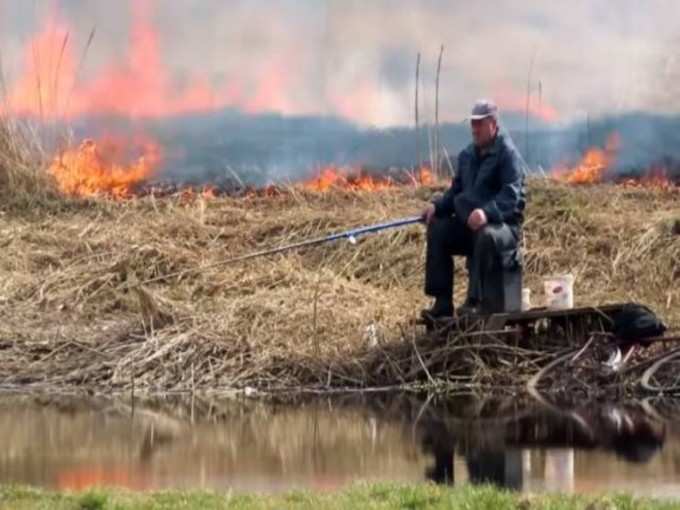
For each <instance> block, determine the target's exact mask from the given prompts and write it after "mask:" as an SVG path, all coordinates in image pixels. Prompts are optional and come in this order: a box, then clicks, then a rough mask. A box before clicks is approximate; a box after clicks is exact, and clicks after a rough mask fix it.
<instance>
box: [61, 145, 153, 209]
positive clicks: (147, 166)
mask: <svg viewBox="0 0 680 510" xmlns="http://www.w3.org/2000/svg"><path fill="white" fill-rule="evenodd" d="M133 145H134V144H133ZM136 145H141V147H140V148H141V151H142V152H143V154H142V156H139V157H138V158H137V159H136V161H133V162H132V163H129V164H121V163H117V162H116V160H119V159H121V158H123V154H122V150H121V149H122V148H123V147H128V146H129V145H128V144H127V143H126V142H124V141H123V142H121V141H119V140H115V139H109V140H105V141H103V142H100V143H99V144H97V143H95V142H94V141H93V140H85V141H83V142H82V143H81V144H80V146H79V147H78V148H77V149H69V150H66V151H64V152H63V153H62V154H60V155H59V156H57V157H56V158H55V159H54V161H53V162H52V164H51V165H50V167H49V169H48V171H49V173H50V174H51V175H52V176H53V177H54V178H55V179H56V182H57V185H58V187H59V189H60V190H61V191H62V192H63V193H65V194H67V195H72V196H80V197H91V196H96V195H109V196H111V197H114V198H125V197H129V196H130V195H131V194H132V193H133V191H134V188H135V186H137V185H138V184H140V183H141V182H143V181H145V180H146V179H148V178H149V177H150V176H151V175H153V173H154V171H155V170H156V168H157V167H158V165H159V164H160V161H161V151H160V148H159V147H158V145H157V144H156V143H155V142H153V141H148V140H145V141H143V142H141V143H138V144H136Z"/></svg>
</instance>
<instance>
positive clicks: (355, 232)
mask: <svg viewBox="0 0 680 510" xmlns="http://www.w3.org/2000/svg"><path fill="white" fill-rule="evenodd" d="M422 222H423V217H422V216H411V217H408V218H401V219H398V220H393V221H388V222H385V223H376V224H375V225H368V226H365V227H358V228H353V229H351V230H346V231H344V232H338V233H337V234H331V235H329V236H326V237H319V238H316V239H307V240H306V241H300V242H298V243H293V244H287V245H285V246H279V247H278V248H269V249H266V250H261V251H256V252H253V253H248V254H247V255H241V256H239V257H234V258H232V259H229V260H228V261H224V262H223V263H224V264H228V263H232V262H241V261H243V260H248V259H254V258H256V257H263V256H265V255H274V254H276V253H282V252H285V251H290V250H297V249H299V248H306V247H308V246H315V245H318V244H324V243H330V242H332V241H337V240H339V239H347V240H348V241H349V242H350V243H352V244H356V242H357V237H359V236H361V235H364V234H373V233H376V232H380V231H381V230H387V229H389V228H399V227H404V226H406V225H413V224H414V223H422Z"/></svg>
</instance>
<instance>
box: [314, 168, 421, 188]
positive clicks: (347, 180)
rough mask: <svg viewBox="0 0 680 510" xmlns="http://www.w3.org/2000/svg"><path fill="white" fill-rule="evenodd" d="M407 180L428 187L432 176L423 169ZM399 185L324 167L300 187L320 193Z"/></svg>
mask: <svg viewBox="0 0 680 510" xmlns="http://www.w3.org/2000/svg"><path fill="white" fill-rule="evenodd" d="M409 180H410V181H411V182H412V183H413V184H414V185H416V186H418V185H423V186H429V185H431V184H433V183H434V176H433V175H432V172H431V171H430V170H429V169H428V168H425V167H423V168H421V169H419V170H418V171H416V172H415V173H414V174H413V175H410V174H409ZM399 184H400V183H398V182H395V181H394V179H392V178H390V177H388V176H379V175H378V176H375V175H368V174H365V173H363V172H361V171H360V170H355V169H352V170H345V169H341V168H336V167H326V168H324V169H322V170H321V171H320V172H319V174H318V175H317V176H316V177H315V178H313V179H310V180H308V181H305V182H303V183H302V184H301V187H302V188H303V189H306V190H309V191H320V192H326V191H330V190H333V189H346V190H353V191H382V190H386V189H390V188H393V187H395V186H398V185H399Z"/></svg>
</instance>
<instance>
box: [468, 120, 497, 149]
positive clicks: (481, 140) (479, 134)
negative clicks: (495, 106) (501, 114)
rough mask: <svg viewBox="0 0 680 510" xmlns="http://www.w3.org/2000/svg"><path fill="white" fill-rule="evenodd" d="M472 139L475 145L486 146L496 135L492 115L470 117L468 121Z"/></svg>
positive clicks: (494, 121)
mask: <svg viewBox="0 0 680 510" xmlns="http://www.w3.org/2000/svg"><path fill="white" fill-rule="evenodd" d="M470 128H471V130H472V141H473V142H474V144H475V145H476V146H477V147H486V146H487V145H489V144H490V143H491V142H492V141H493V139H494V137H495V136H496V130H497V124H496V119H494V118H493V117H485V118H483V119H472V120H471V121H470Z"/></svg>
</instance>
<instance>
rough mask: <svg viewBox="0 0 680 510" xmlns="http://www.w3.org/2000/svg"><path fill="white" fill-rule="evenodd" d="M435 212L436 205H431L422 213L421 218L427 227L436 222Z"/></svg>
mask: <svg viewBox="0 0 680 510" xmlns="http://www.w3.org/2000/svg"><path fill="white" fill-rule="evenodd" d="M434 212H435V209H434V204H430V205H428V206H427V207H426V208H425V209H424V210H423V212H422V213H421V217H422V218H423V221H424V222H425V224H426V225H429V224H431V223H432V222H433V221H434Z"/></svg>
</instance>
